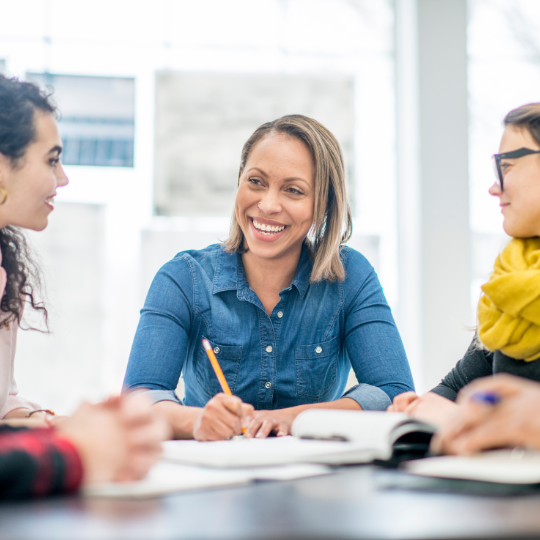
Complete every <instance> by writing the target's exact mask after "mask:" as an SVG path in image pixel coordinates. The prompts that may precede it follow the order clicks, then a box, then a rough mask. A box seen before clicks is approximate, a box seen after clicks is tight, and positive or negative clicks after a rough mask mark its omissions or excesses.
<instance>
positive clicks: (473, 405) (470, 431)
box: [432, 374, 540, 454]
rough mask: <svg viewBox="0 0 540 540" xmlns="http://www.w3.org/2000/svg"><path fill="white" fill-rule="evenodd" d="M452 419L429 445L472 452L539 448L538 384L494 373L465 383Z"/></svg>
mask: <svg viewBox="0 0 540 540" xmlns="http://www.w3.org/2000/svg"><path fill="white" fill-rule="evenodd" d="M458 405H459V407H458V411H457V414H456V415H455V417H454V419H453V420H452V421H451V422H450V423H449V424H448V425H447V426H446V427H445V428H444V429H443V430H442V431H441V432H440V433H439V434H438V435H437V436H436V437H435V438H434V440H433V443H432V449H433V450H434V451H437V452H444V453H448V454H472V453H475V452H480V451H482V450H488V449H493V448H505V447H516V446H523V447H532V448H536V449H540V414H539V412H538V411H540V384H539V383H537V382H533V381H530V380H528V379H523V378H521V377H514V376H512V375H507V374H498V375H494V376H493V377H485V378H483V379H478V380H477V381H474V382H473V383H471V384H469V385H467V386H466V387H465V388H463V390H462V391H461V392H460V394H459V397H458Z"/></svg>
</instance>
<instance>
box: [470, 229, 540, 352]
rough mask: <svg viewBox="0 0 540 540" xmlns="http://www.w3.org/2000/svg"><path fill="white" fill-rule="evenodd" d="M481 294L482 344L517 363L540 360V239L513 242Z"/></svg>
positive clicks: (479, 310)
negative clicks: (519, 361)
mask: <svg viewBox="0 0 540 540" xmlns="http://www.w3.org/2000/svg"><path fill="white" fill-rule="evenodd" d="M482 291H483V293H484V294H482V296H481V298H480V302H479V303H478V336H479V338H480V341H481V342H482V343H483V344H484V345H485V346H486V347H487V349H489V350H490V351H502V352H503V353H504V354H506V355H507V356H510V357H512V358H515V359H518V360H525V361H526V362H531V361H532V360H536V359H537V358H540V238H538V237H535V238H514V239H513V240H511V241H510V242H509V244H508V245H507V246H506V247H505V248H504V250H503V251H502V252H501V254H500V255H499V256H498V257H497V260H496V261H495V269H494V271H493V274H491V277H490V279H489V281H488V282H487V283H486V284H485V285H482Z"/></svg>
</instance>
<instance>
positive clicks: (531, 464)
mask: <svg viewBox="0 0 540 540" xmlns="http://www.w3.org/2000/svg"><path fill="white" fill-rule="evenodd" d="M404 469H405V470H406V471H407V472H409V473H411V474H416V475H419V476H429V477H433V478H452V479H459V480H478V481H482V482H494V483H499V484H540V453H539V452H535V451H531V450H527V451H526V450H522V449H519V448H516V449H514V450H495V451H491V452H482V453H480V454H475V455H473V456H470V457H466V456H440V457H431V458H426V459H419V460H415V461H410V462H408V463H406V464H405V465H404Z"/></svg>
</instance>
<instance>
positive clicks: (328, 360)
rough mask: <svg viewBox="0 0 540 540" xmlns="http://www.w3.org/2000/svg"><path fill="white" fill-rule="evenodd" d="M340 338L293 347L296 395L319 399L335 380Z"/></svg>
mask: <svg viewBox="0 0 540 540" xmlns="http://www.w3.org/2000/svg"><path fill="white" fill-rule="evenodd" d="M339 347H340V338H339V336H338V337H335V338H333V339H330V340H328V341H324V342H320V343H314V344H313V345H302V346H300V347H295V351H294V354H295V360H296V391H297V393H298V395H301V396H306V397H311V398H320V397H321V396H323V395H324V394H326V393H327V392H328V390H330V388H332V386H333V385H334V384H335V383H336V379H337V365H338V355H339Z"/></svg>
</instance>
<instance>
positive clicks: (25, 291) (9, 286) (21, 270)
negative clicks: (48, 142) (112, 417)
mask: <svg viewBox="0 0 540 540" xmlns="http://www.w3.org/2000/svg"><path fill="white" fill-rule="evenodd" d="M36 110H39V111H43V112H46V113H51V114H54V115H56V107H55V105H54V104H53V103H52V102H51V100H50V94H47V93H45V92H43V91H42V90H40V89H39V87H37V86H36V85H34V84H31V83H27V82H21V81H19V80H18V79H16V78H13V79H8V78H7V77H4V76H3V75H0V153H1V154H3V155H4V156H6V157H7V158H9V160H10V162H11V165H12V166H13V167H14V168H16V167H19V166H20V164H21V161H22V160H23V158H24V155H25V153H26V149H27V148H28V146H29V145H30V144H31V143H32V142H34V141H35V139H36V127H35V112H36ZM0 250H1V251H2V266H3V267H4V269H5V271H6V274H7V283H6V288H5V291H4V295H3V296H2V299H1V300H0V325H5V324H8V323H10V322H16V323H17V324H20V322H21V318H22V313H23V308H24V305H25V302H26V301H28V303H29V305H30V306H31V307H32V308H33V309H35V310H36V311H38V312H40V313H41V314H42V316H43V318H44V321H45V325H47V315H48V314H47V309H46V308H45V306H44V305H43V303H41V302H38V301H36V300H35V298H34V295H35V291H36V290H39V288H40V285H41V279H40V270H39V267H38V265H37V264H36V263H35V262H34V261H33V259H32V256H31V251H30V248H29V246H28V242H27V240H26V238H25V236H24V234H23V233H22V231H21V230H20V229H19V228H17V227H12V226H7V227H3V228H2V229H0Z"/></svg>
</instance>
